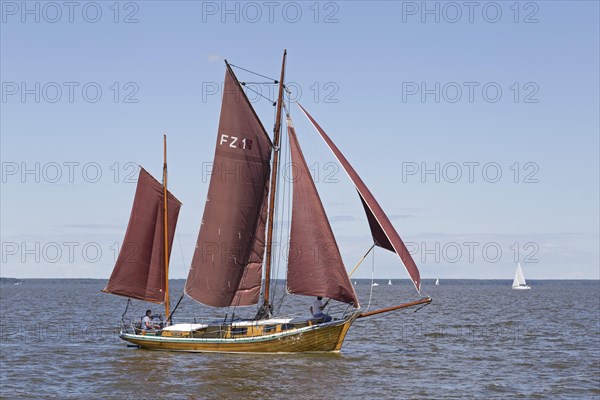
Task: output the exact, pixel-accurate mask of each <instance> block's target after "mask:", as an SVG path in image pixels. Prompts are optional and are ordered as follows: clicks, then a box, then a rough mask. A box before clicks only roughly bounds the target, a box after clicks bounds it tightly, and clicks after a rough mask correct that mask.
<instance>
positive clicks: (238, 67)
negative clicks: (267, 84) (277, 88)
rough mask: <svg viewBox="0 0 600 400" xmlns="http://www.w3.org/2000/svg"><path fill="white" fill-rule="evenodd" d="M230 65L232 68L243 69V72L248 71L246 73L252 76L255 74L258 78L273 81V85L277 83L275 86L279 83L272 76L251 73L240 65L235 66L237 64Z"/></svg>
mask: <svg viewBox="0 0 600 400" xmlns="http://www.w3.org/2000/svg"><path fill="white" fill-rule="evenodd" d="M229 65H230V66H232V67H235V68H237V69H241V70H242V71H246V72H248V73H250V74H254V75H256V76H260V77H261V78H265V79H269V80H271V81H273V83H275V84H277V83H279V81H278V80H277V79H274V78H271V77H270V76H266V75H262V74H259V73H258V72H254V71H251V70H249V69H246V68H242V67H240V66H238V65H235V64H229Z"/></svg>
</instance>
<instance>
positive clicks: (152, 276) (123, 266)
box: [103, 168, 181, 303]
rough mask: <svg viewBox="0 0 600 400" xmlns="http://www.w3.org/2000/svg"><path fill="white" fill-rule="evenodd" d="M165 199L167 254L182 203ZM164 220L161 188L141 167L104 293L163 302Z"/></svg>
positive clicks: (169, 198) (164, 280) (173, 197)
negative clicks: (118, 249)
mask: <svg viewBox="0 0 600 400" xmlns="http://www.w3.org/2000/svg"><path fill="white" fill-rule="evenodd" d="M167 199H168V203H167V208H168V211H167V213H168V225H169V226H168V231H167V233H168V244H169V254H170V253H171V247H172V245H173V235H174V234H175V226H176V225H177V217H178V216H179V208H180V207H181V203H180V202H179V200H177V199H176V198H175V196H173V195H172V194H171V193H170V192H168V195H167ZM163 217H164V216H163V187H162V185H161V184H160V182H158V181H157V180H156V179H154V178H153V177H152V176H151V175H150V174H149V173H148V172H146V170H145V169H143V168H141V169H140V175H139V177H138V183H137V189H136V191H135V198H134V200H133V208H132V210H131V216H130V217H129V224H128V225H127V231H126V233H125V239H124V240H123V245H122V246H121V250H120V251H119V257H118V258H117V262H116V264H115V268H114V270H113V273H112V275H111V276H110V279H109V281H108V284H107V285H106V287H105V288H104V290H103V291H104V292H107V293H112V294H116V295H120V296H125V297H129V298H132V299H138V300H144V301H149V302H154V303H163V302H164V301H165V284H166V283H165V282H166V279H165V257H164V248H165V245H164V222H163V221H164V219H163Z"/></svg>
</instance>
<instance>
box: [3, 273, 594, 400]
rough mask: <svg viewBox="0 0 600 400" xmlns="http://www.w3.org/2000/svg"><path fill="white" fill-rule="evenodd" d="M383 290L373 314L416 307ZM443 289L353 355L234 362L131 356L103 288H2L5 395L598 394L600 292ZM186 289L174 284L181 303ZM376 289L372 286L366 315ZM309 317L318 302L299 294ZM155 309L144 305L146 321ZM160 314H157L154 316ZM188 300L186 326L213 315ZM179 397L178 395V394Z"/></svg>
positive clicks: (348, 344)
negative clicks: (188, 321) (400, 304)
mask: <svg viewBox="0 0 600 400" xmlns="http://www.w3.org/2000/svg"><path fill="white" fill-rule="evenodd" d="M386 283H387V280H386V281H380V285H379V286H377V287H375V288H373V299H372V304H371V309H373V308H374V307H376V306H377V305H381V306H389V305H392V304H397V303H398V302H403V301H408V300H412V299H415V297H416V296H415V294H414V290H412V291H411V287H410V286H409V284H406V283H403V284H400V283H399V282H396V283H395V285H393V286H388V285H387V284H386ZM531 283H532V286H533V289H532V290H530V291H513V290H511V289H510V281H445V282H444V281H442V284H441V286H439V287H433V286H432V282H425V283H424V288H425V290H426V291H427V292H428V293H429V294H430V295H431V296H432V297H433V298H434V303H433V304H432V305H430V306H428V307H425V308H423V309H421V310H420V311H419V312H417V313H414V312H412V311H403V312H396V313H392V314H384V316H380V317H374V318H371V319H365V320H359V321H357V322H356V323H355V324H354V325H353V326H352V328H351V330H350V332H349V334H348V336H347V338H346V341H345V344H344V347H343V349H342V353H341V354H331V355H228V354H192V353H168V352H152V351H146V350H141V349H135V348H128V347H127V346H126V345H125V342H122V341H120V340H119V339H118V337H117V335H116V331H115V328H114V327H115V326H116V325H117V323H118V321H119V319H120V317H121V314H122V312H123V310H124V308H125V302H126V301H125V300H123V299H121V298H118V297H115V296H110V295H107V294H104V293H100V289H102V287H103V285H104V282H103V281H97V280H25V281H24V282H23V284H21V285H13V284H2V286H1V290H0V302H1V303H0V305H1V331H0V333H1V339H2V341H1V350H2V361H1V364H2V365H1V372H0V374H1V386H0V388H1V392H0V393H1V395H2V397H15V396H18V397H28V398H39V397H42V396H44V397H54V398H101V397H102V398H132V397H137V398H144V397H156V398H167V397H171V398H190V399H196V398H198V399H202V398H215V397H223V398H233V397H243V398H266V397H271V398H278V399H279V398H286V399H290V398H291V399H295V398H332V399H343V398H348V397H350V398H427V399H431V398H441V397H444V398H500V397H504V398H530V397H533V398H545V397H550V398H598V397H599V396H600V284H599V283H598V281H568V282H565V281H537V282H536V281H532V282H531ZM182 285H183V282H181V281H176V282H174V283H173V284H172V287H173V293H181V288H182ZM369 290H370V285H369V284H368V283H365V282H360V281H359V283H358V285H357V292H358V295H359V297H360V299H361V301H362V302H363V308H364V307H366V306H367V303H368V300H369ZM175 300H176V299H175ZM286 302H287V304H288V305H287V306H286V305H284V307H291V308H292V309H293V310H292V311H293V312H295V313H296V314H299V313H300V314H301V313H303V312H304V313H305V312H306V311H304V310H307V309H308V306H309V304H310V299H298V298H296V299H294V298H292V297H291V296H287V297H286ZM146 308H147V305H146V304H143V303H140V302H137V303H133V305H132V308H131V309H132V311H133V314H134V315H141V314H142V313H143V312H144V311H145V309H146ZM153 310H155V312H158V311H159V310H158V307H153ZM203 312H204V310H203V308H202V307H201V306H199V305H197V304H194V303H193V302H192V301H191V300H189V299H185V300H184V302H183V303H182V307H181V309H180V310H178V313H180V317H183V316H189V315H195V314H197V315H200V314H201V313H203ZM172 396H174V397H172Z"/></svg>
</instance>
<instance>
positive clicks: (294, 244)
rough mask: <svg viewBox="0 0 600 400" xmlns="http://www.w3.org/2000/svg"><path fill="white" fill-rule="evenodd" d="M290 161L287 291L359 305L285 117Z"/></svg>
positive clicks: (293, 132)
mask: <svg viewBox="0 0 600 400" xmlns="http://www.w3.org/2000/svg"><path fill="white" fill-rule="evenodd" d="M288 135H289V137H290V150H291V153H292V165H293V171H294V175H293V184H294V194H293V204H292V205H293V207H292V227H291V231H290V249H289V256H288V274H287V287H288V292H290V293H294V294H303V295H307V296H322V297H328V298H331V299H334V300H338V301H342V302H345V303H350V304H353V305H354V307H357V308H358V306H359V304H358V299H357V297H356V293H355V292H354V287H353V286H352V283H351V282H350V279H349V278H348V273H347V272H346V268H345V267H344V263H343V261H342V257H341V255H340V250H339V249H338V245H337V243H336V241H335V238H334V236H333V232H332V230H331V226H330V225H329V221H328V220H327V215H326V214H325V209H324V208H323V204H322V203H321V199H320V198H319V193H318V192H317V188H316V187H315V184H314V182H313V180H312V176H311V175H310V171H309V169H308V165H306V160H305V159H304V155H303V154H302V150H301V149H300V145H299V143H298V138H297V137H296V132H295V130H294V127H293V126H292V122H291V120H290V119H289V118H288Z"/></svg>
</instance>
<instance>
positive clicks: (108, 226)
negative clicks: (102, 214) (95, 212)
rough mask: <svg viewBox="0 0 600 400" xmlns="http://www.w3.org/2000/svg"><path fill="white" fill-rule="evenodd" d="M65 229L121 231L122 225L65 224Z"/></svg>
mask: <svg viewBox="0 0 600 400" xmlns="http://www.w3.org/2000/svg"><path fill="white" fill-rule="evenodd" d="M63 226H64V227H65V228H80V229H120V228H122V225H112V224H65V225H63Z"/></svg>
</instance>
